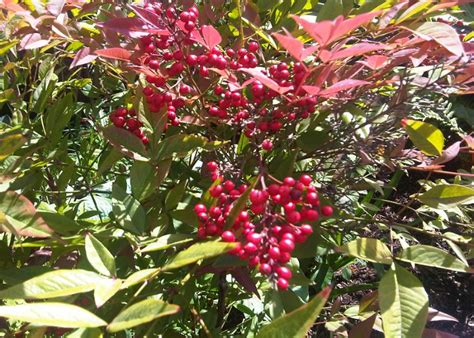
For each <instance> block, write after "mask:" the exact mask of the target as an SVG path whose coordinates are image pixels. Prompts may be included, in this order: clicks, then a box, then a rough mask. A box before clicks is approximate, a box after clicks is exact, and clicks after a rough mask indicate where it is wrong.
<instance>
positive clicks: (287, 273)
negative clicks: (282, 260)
mask: <svg viewBox="0 0 474 338" xmlns="http://www.w3.org/2000/svg"><path fill="white" fill-rule="evenodd" d="M276 273H277V275H278V277H281V278H284V279H287V280H289V279H291V276H292V273H291V270H290V269H288V268H287V267H286V266H280V267H278V268H277V269H276Z"/></svg>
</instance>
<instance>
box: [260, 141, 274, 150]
mask: <svg viewBox="0 0 474 338" xmlns="http://www.w3.org/2000/svg"><path fill="white" fill-rule="evenodd" d="M272 148H273V143H272V141H270V140H269V139H266V140H263V142H262V149H263V150H266V151H270V150H272Z"/></svg>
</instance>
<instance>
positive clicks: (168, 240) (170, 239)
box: [141, 234, 194, 252]
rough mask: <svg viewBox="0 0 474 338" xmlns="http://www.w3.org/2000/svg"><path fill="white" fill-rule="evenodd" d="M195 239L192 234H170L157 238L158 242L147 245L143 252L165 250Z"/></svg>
mask: <svg viewBox="0 0 474 338" xmlns="http://www.w3.org/2000/svg"><path fill="white" fill-rule="evenodd" d="M193 239H194V236H192V235H186V234H169V235H164V236H162V237H159V238H157V240H156V242H154V243H151V244H149V245H147V246H146V247H145V248H143V249H142V250H141V252H152V251H160V250H165V249H168V248H171V247H175V246H177V245H179V244H184V243H188V242H191V241H192V240H193Z"/></svg>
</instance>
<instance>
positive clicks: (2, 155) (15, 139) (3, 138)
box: [0, 134, 27, 161]
mask: <svg viewBox="0 0 474 338" xmlns="http://www.w3.org/2000/svg"><path fill="white" fill-rule="evenodd" d="M26 141H27V139H26V137H24V136H23V135H22V134H9V135H0V161H3V160H4V159H6V158H7V157H8V156H10V155H11V154H13V153H14V152H15V151H17V150H18V149H20V147H21V146H22V145H23V144H25V143H26Z"/></svg>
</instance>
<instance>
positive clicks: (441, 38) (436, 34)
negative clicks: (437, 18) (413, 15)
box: [413, 21, 464, 56]
mask: <svg viewBox="0 0 474 338" xmlns="http://www.w3.org/2000/svg"><path fill="white" fill-rule="evenodd" d="M413 32H414V33H415V34H417V35H419V36H420V37H421V38H423V39H425V40H434V41H436V42H437V43H439V44H440V45H441V46H443V47H444V48H446V49H447V50H448V51H449V52H451V53H452V54H454V55H456V56H462V55H464V48H463V46H462V42H461V39H460V38H459V35H458V33H457V32H456V30H455V29H454V28H453V27H451V26H450V25H448V24H445V23H442V22H434V21H427V22H423V23H421V24H418V25H416V26H414V31H413Z"/></svg>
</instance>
